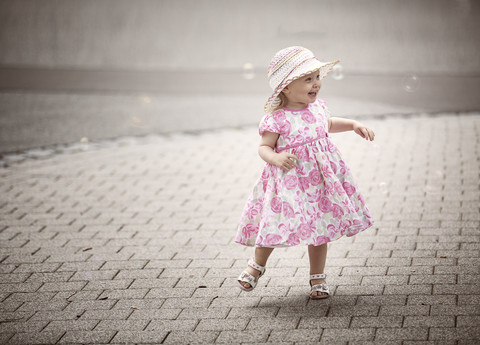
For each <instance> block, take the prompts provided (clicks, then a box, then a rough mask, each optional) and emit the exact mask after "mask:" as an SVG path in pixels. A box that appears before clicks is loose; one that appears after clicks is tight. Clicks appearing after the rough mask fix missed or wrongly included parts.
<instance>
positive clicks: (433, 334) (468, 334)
mask: <svg viewBox="0 0 480 345" xmlns="http://www.w3.org/2000/svg"><path fill="white" fill-rule="evenodd" d="M429 339H432V340H460V339H465V340H467V339H468V340H476V341H478V339H480V329H479V328H478V326H473V327H458V326H457V327H456V328H454V327H450V328H446V327H441V328H440V327H432V328H430V334H429Z"/></svg>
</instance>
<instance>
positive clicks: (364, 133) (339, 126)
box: [328, 117, 375, 141]
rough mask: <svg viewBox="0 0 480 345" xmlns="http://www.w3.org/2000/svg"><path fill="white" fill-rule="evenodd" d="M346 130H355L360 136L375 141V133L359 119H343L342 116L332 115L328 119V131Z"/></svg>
mask: <svg viewBox="0 0 480 345" xmlns="http://www.w3.org/2000/svg"><path fill="white" fill-rule="evenodd" d="M346 131H355V133H357V134H358V135H359V136H361V137H362V138H365V139H366V140H370V141H373V139H374V138H375V133H374V132H373V130H371V129H370V128H368V127H366V126H364V125H363V124H361V123H360V122H358V121H355V120H349V119H343V118H341V117H330V118H329V119H328V132H329V133H338V132H346Z"/></svg>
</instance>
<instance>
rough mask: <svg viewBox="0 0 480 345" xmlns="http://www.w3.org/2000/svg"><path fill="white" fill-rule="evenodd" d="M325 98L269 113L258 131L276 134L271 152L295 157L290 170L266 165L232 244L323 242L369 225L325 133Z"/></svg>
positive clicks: (352, 183)
mask: <svg viewBox="0 0 480 345" xmlns="http://www.w3.org/2000/svg"><path fill="white" fill-rule="evenodd" d="M329 115H330V113H329V111H328V109H327V106H326V104H325V102H324V101H323V100H320V99H318V100H316V101H315V102H313V103H310V104H309V105H308V107H307V108H304V109H300V110H294V109H287V108H283V109H280V110H277V111H276V112H274V113H272V114H267V115H265V116H264V117H263V119H262V121H261V122H260V128H259V134H260V135H262V134H263V133H264V132H265V131H269V132H274V133H278V134H280V135H279V137H278V140H277V143H276V146H275V152H282V151H287V152H290V153H292V154H294V155H296V156H297V158H298V161H297V167H295V168H293V169H291V170H290V171H288V172H285V171H283V170H282V169H280V168H278V167H276V166H274V165H272V164H270V163H267V164H266V166H265V168H264V169H263V172H262V174H261V176H260V178H259V179H258V181H257V182H256V184H255V185H254V187H253V191H252V192H251V194H250V196H249V198H248V200H247V203H246V205H245V208H244V210H243V212H242V216H241V218H240V222H239V225H238V228H237V234H236V238H235V242H236V243H239V244H243V245H245V246H255V247H270V248H277V247H289V246H295V245H299V244H302V245H315V246H318V245H321V244H324V243H327V242H330V241H333V240H336V239H338V238H340V237H341V236H343V235H346V236H353V235H355V234H357V233H359V232H361V231H363V230H365V229H367V228H368V227H370V226H371V225H372V224H373V220H372V218H371V216H370V212H369V210H368V207H367V205H365V200H364V198H363V197H362V195H361V194H360V192H359V190H358V187H357V184H356V183H355V181H354V179H353V176H352V175H351V173H350V169H349V168H348V166H347V165H346V163H345V161H344V160H343V158H342V156H341V154H340V152H339V150H338V148H337V147H336V146H335V144H333V142H332V141H331V139H330V137H329V135H328V117H329Z"/></svg>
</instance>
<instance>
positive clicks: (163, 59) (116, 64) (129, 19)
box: [0, 0, 480, 75]
mask: <svg viewBox="0 0 480 345" xmlns="http://www.w3.org/2000/svg"><path fill="white" fill-rule="evenodd" d="M479 7H480V2H479V1H469V0H457V1H455V0H421V1H419V0H378V1H375V0H322V1H320V0H316V1H315V0H296V1H276V0H264V1H258V0H243V1H233V0H181V1H179V0H162V1H160V0H135V1H133V0H131V1H128V0H42V1H37V0H2V1H0V67H9V66H17V67H52V68H74V69H123V70H138V69H140V70H152V69H153V70H172V69H173V70H175V69H184V70H185V69H186V70H189V69H192V70H198V69H207V70H208V69H216V70H238V69H241V68H242V66H243V64H244V63H246V62H249V63H252V64H253V65H254V66H255V68H257V69H258V70H259V71H260V72H261V73H263V72H264V70H265V69H266V65H267V64H268V62H269V60H270V58H271V56H272V54H273V53H274V52H275V51H277V50H278V49H281V48H283V47H285V46H289V45H304V46H306V47H309V48H310V49H312V50H313V51H314V52H315V53H316V55H317V56H318V57H320V58H321V59H324V60H330V59H336V58H339V59H340V60H342V64H343V67H344V69H345V71H346V72H350V73H357V74H358V73H366V74H376V73H380V74H401V73H405V72H416V73H424V74H451V75H462V74H472V73H473V74H477V75H479V74H480V59H479V58H478V57H479V56H480V45H479V43H478V42H479V41H480V34H479V33H480V24H479V23H480V16H479V13H480V11H479Z"/></svg>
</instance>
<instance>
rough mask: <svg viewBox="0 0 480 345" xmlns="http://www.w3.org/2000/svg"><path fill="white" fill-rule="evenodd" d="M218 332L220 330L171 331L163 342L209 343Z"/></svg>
mask: <svg viewBox="0 0 480 345" xmlns="http://www.w3.org/2000/svg"><path fill="white" fill-rule="evenodd" d="M219 334H220V332H212V331H193V332H184V331H173V332H170V333H169V334H168V336H167V338H166V339H165V340H164V342H163V344H211V343H214V342H215V339H216V338H218V336H219Z"/></svg>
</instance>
